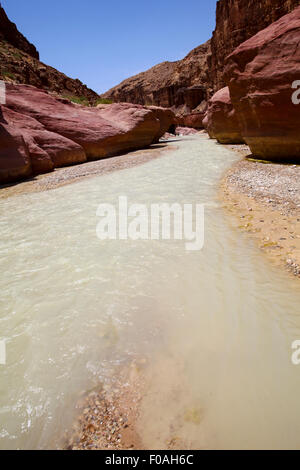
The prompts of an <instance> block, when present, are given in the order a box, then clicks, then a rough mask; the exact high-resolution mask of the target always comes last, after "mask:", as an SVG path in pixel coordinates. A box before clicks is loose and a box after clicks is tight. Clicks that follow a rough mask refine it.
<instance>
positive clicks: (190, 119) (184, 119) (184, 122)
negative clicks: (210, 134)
mask: <svg viewBox="0 0 300 470" xmlns="http://www.w3.org/2000/svg"><path fill="white" fill-rule="evenodd" d="M204 116H205V112H203V113H190V114H187V115H185V116H178V117H177V123H178V125H179V126H181V127H189V128H193V129H203V127H204V126H203V119H204Z"/></svg>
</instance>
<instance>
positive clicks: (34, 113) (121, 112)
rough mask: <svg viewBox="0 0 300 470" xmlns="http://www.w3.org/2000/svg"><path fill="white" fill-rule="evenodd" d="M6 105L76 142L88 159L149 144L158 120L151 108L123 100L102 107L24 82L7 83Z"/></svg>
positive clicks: (157, 129)
mask: <svg viewBox="0 0 300 470" xmlns="http://www.w3.org/2000/svg"><path fill="white" fill-rule="evenodd" d="M6 88H7V103H6V106H7V107H9V108H10V109H12V110H14V111H16V112H18V113H20V114H25V115H27V116H30V117H32V118H34V119H36V120H37V121H38V122H39V123H41V124H42V125H43V126H44V128H45V129H46V130H48V131H50V132H54V133H56V134H59V135H61V136H63V137H65V138H67V139H70V140H72V141H73V142H76V143H77V144H78V145H80V146H81V147H82V148H83V149H84V151H85V153H86V156H87V158H88V159H89V160H94V159H98V158H102V157H108V156H111V155H116V154H118V153H120V152H125V151H129V150H135V149H140V148H143V147H147V146H149V145H150V144H151V143H152V142H153V139H154V137H155V136H156V135H157V134H158V132H159V128H160V123H159V121H158V120H157V119H156V118H155V115H154V114H153V112H152V111H151V110H147V109H145V108H143V107H142V106H139V105H131V104H127V103H120V104H112V105H110V106H107V107H106V108H105V109H97V108H87V107H83V106H78V105H75V104H73V103H70V102H68V101H67V100H62V99H57V98H55V97H54V96H52V95H50V94H48V93H47V92H45V91H43V90H39V89H37V88H34V87H32V86H28V85H12V84H8V85H7V87H6Z"/></svg>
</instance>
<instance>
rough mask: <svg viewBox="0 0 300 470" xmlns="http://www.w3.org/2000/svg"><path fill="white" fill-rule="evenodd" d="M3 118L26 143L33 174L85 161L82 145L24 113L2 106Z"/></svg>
mask: <svg viewBox="0 0 300 470" xmlns="http://www.w3.org/2000/svg"><path fill="white" fill-rule="evenodd" d="M2 112H3V118H4V119H5V121H6V122H7V123H9V125H11V126H13V127H14V128H15V129H18V131H19V132H20V134H22V136H23V138H24V141H25V144H26V145H27V148H28V151H29V154H30V158H31V163H32V172H33V174H39V173H46V172H48V171H52V170H53V169H54V167H60V166H66V165H70V164H73V163H82V162H85V161H86V155H85V152H84V150H83V148H82V147H80V146H79V145H78V144H76V143H75V142H72V141H71V140H69V139H66V138H65V137H62V136H60V135H58V134H55V133H54V132H49V131H47V130H46V129H45V128H44V126H43V125H42V124H40V123H39V122H38V121H37V120H36V119H33V118H31V117H29V116H26V115H25V114H20V113H16V112H14V111H12V110H11V109H8V108H6V107H5V106H3V107H2Z"/></svg>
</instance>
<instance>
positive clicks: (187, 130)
mask: <svg viewBox="0 0 300 470" xmlns="http://www.w3.org/2000/svg"><path fill="white" fill-rule="evenodd" d="M175 134H176V135H183V136H186V135H195V134H198V131H197V130H196V129H193V128H191V127H180V126H178V127H176V130H175Z"/></svg>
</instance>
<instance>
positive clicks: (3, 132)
mask: <svg viewBox="0 0 300 470" xmlns="http://www.w3.org/2000/svg"><path fill="white" fill-rule="evenodd" d="M31 174H32V168H31V160H30V155H29V151H28V147H27V146H26V144H25V142H24V138H23V136H22V134H21V133H20V132H18V131H17V130H16V129H15V128H14V127H13V126H11V125H10V124H9V123H8V122H7V121H6V120H5V119H3V116H2V110H1V111H0V181H1V182H5V183H6V182H10V181H17V180H19V179H22V178H27V177H28V176H30V175H31Z"/></svg>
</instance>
